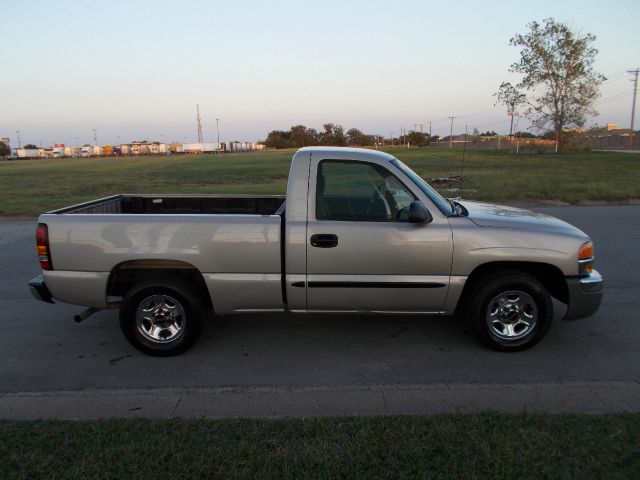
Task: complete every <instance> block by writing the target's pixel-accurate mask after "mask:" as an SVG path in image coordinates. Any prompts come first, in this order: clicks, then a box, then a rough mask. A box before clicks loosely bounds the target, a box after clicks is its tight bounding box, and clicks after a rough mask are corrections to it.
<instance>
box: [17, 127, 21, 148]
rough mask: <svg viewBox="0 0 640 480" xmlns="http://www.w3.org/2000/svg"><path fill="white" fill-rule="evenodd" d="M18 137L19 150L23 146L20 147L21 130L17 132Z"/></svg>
mask: <svg viewBox="0 0 640 480" xmlns="http://www.w3.org/2000/svg"><path fill="white" fill-rule="evenodd" d="M16 135H17V136H18V148H21V147H22V145H20V130H16Z"/></svg>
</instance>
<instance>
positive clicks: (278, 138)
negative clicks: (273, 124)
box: [264, 130, 291, 148]
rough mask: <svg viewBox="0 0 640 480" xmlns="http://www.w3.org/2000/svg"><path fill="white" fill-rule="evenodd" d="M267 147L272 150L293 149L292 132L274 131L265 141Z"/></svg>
mask: <svg viewBox="0 0 640 480" xmlns="http://www.w3.org/2000/svg"><path fill="white" fill-rule="evenodd" d="M264 144H265V145H266V146H267V147H271V148H290V147H291V135H290V132H285V131H282V130H273V131H272V132H269V135H267V139H266V140H265V141H264Z"/></svg>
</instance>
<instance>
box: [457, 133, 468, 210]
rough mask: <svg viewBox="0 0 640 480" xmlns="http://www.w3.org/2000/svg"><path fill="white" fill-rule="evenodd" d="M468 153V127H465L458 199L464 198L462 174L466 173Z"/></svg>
mask: <svg viewBox="0 0 640 480" xmlns="http://www.w3.org/2000/svg"><path fill="white" fill-rule="evenodd" d="M465 153H467V126H466V125H465V126H464V144H463V146H462V162H460V179H459V181H458V198H462V172H463V171H464V155H465Z"/></svg>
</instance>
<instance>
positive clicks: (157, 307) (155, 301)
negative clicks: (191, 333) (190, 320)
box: [136, 295, 187, 343]
mask: <svg viewBox="0 0 640 480" xmlns="http://www.w3.org/2000/svg"><path fill="white" fill-rule="evenodd" d="M186 320H187V317H186V315H185V313H184V308H183V307H182V304H181V303H180V302H179V301H177V300H176V299H175V298H173V297H170V296H169V295H151V296H150V297H147V298H145V299H144V300H142V301H141V302H140V303H139V304H138V308H137V309H136V328H137V329H138V332H139V333H140V334H141V335H142V336H143V337H144V338H146V339H147V340H149V341H151V342H153V343H170V342H174V341H175V340H177V339H178V338H180V337H181V336H182V335H183V334H184V327H185V325H186Z"/></svg>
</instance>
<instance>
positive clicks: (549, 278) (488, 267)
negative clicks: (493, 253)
mask: <svg viewBox="0 0 640 480" xmlns="http://www.w3.org/2000/svg"><path fill="white" fill-rule="evenodd" d="M502 270H519V271H521V272H525V273H528V274H529V275H531V276H532V277H535V278H536V279H537V280H538V281H539V282H540V283H542V284H543V285H544V286H545V288H546V289H547V290H548V291H549V294H550V295H551V296H552V297H554V298H556V299H558V300H560V301H561V302H562V303H567V302H568V301H569V292H568V290H567V282H566V280H565V278H564V275H563V273H562V271H561V270H560V269H559V268H558V267H555V266H553V265H549V264H548V263H537V262H490V263H485V264H483V265H479V266H478V267H476V268H475V269H474V270H473V271H472V272H471V275H469V277H468V278H467V281H466V282H465V285H464V289H463V290H462V295H461V296H460V300H459V301H458V307H457V309H456V310H458V309H459V308H460V307H461V306H463V305H467V304H468V300H469V297H470V296H471V294H472V293H473V291H474V289H475V288H476V286H477V285H478V284H480V282H481V281H482V279H484V278H487V277H488V276H489V275H493V274H495V273H496V272H500V271H502Z"/></svg>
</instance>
